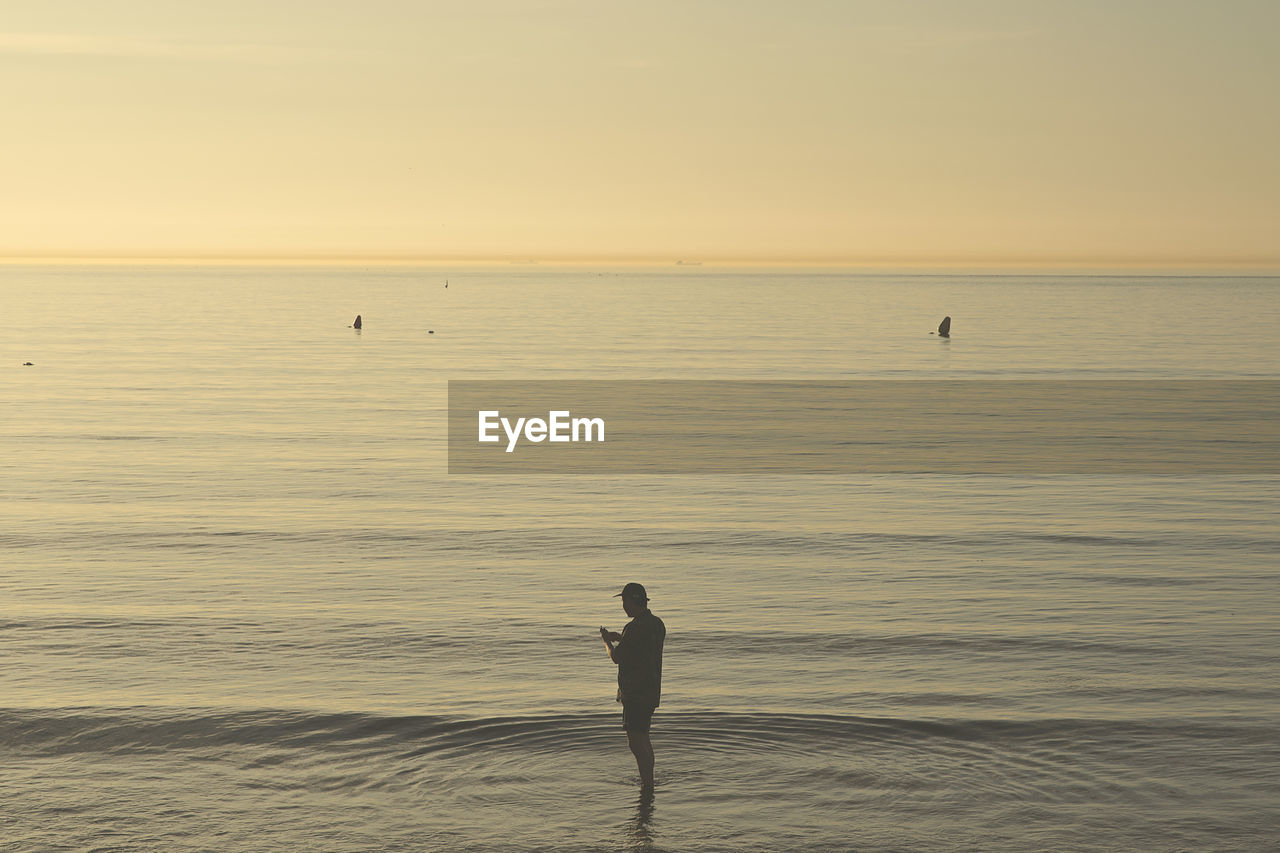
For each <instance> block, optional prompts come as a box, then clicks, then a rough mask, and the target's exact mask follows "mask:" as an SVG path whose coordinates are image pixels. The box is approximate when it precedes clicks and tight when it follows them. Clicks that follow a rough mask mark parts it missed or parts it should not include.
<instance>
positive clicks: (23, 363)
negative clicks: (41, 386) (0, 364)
mask: <svg viewBox="0 0 1280 853" xmlns="http://www.w3.org/2000/svg"><path fill="white" fill-rule="evenodd" d="M22 366H23V367H35V365H34V364H32V363H31V362H29V361H24V362H22Z"/></svg>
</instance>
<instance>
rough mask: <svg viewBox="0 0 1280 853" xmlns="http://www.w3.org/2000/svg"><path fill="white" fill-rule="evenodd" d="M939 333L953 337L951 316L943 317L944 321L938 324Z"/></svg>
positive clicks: (945, 336)
mask: <svg viewBox="0 0 1280 853" xmlns="http://www.w3.org/2000/svg"><path fill="white" fill-rule="evenodd" d="M938 334H939V335H941V336H942V337H944V338H949V337H951V318H950V317H943V318H942V322H941V323H939V324H938Z"/></svg>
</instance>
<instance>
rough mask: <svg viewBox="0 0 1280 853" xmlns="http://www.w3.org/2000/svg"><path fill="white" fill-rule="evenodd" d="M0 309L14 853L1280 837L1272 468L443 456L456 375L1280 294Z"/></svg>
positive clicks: (1151, 353) (1122, 351) (239, 297)
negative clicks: (643, 610) (705, 469)
mask: <svg viewBox="0 0 1280 853" xmlns="http://www.w3.org/2000/svg"><path fill="white" fill-rule="evenodd" d="M446 277H447V278H448V279H449V282H450V287H449V289H448V290H445V289H444V288H443V281H444V279H445V278H446ZM0 294H3V296H4V299H5V306H6V309H7V313H8V314H9V315H11V316H14V317H18V318H21V322H20V323H18V324H15V325H14V326H13V327H12V328H11V333H10V335H9V336H8V337H7V338H6V339H5V340H4V341H3V342H2V343H0V365H4V369H3V370H0V393H3V395H4V400H5V402H6V404H7V405H6V407H5V408H6V415H5V416H4V417H3V420H0V442H2V443H3V447H4V450H5V452H4V453H3V454H0V482H3V483H4V486H3V491H0V495H3V503H0V560H2V562H0V566H3V571H2V572H0V590H2V591H3V595H0V642H3V648H4V650H5V652H6V655H5V659H6V666H5V667H4V669H3V672H2V673H0V679H2V682H0V683H2V684H3V696H4V699H3V700H2V704H3V707H2V708H0V744H2V745H3V748H4V750H5V755H6V759H7V767H8V768H9V772H8V773H7V774H6V776H5V778H4V779H3V780H2V781H0V791H2V792H3V798H2V801H3V802H4V804H5V805H4V806H3V807H2V808H0V838H3V839H5V840H6V843H7V844H8V845H9V846H12V847H13V849H21V850H28V849H30V850H41V849H48V850H57V849H67V850H80V849H85V850H88V849H108V850H110V849H120V850H137V849H156V850H220V851H222V850H225V851H230V850H261V849H296V848H302V847H304V846H307V847H310V848H312V849H316V850H372V849H378V850H397V849H399V850H422V849H440V850H454V849H457V850H504V849H509V850H532V849H547V850H564V849H568V850H600V849H606V850H608V849H619V850H645V849H653V850H680V851H699V850H762V851H763V850H770V851H772V850H926V849H927V850H957V851H959V850H973V849H983V850H1032V849H1070V850H1117V849H1131V850H1177V849H1193V850H1198V851H1199V850H1224V851H1225V850H1258V851H1261V850H1269V849H1271V847H1272V845H1273V844H1274V838H1275V837H1276V834H1277V830H1280V783H1277V782H1276V781H1275V780H1274V775H1275V774H1274V772H1273V771H1274V767H1275V766H1276V764H1277V758H1280V755H1278V754H1277V752H1278V751H1280V748H1278V747H1277V746H1276V744H1277V742H1278V741H1277V734H1280V726H1278V725H1277V723H1278V722H1280V720H1278V717H1280V715H1277V713H1276V711H1275V708H1276V707H1280V704H1278V703H1277V699H1280V689H1278V688H1277V687H1276V685H1277V683H1278V680H1277V675H1280V654H1278V653H1277V652H1276V651H1275V650H1276V648H1277V642H1276V641H1277V639H1278V638H1277V631H1276V628H1275V627H1274V626H1275V625H1276V624H1277V616H1280V607H1278V606H1277V605H1278V604H1280V601H1278V599H1280V593H1278V592H1277V584H1276V582H1275V581H1276V568H1275V558H1274V555H1275V553H1277V552H1278V551H1280V534H1278V533H1277V527H1276V517H1277V507H1280V482H1277V478H1275V477H1266V476H1247V475H1237V476H1229V477H1228V476H1216V477H1207V476H1201V477H1190V476H1177V475H1171V476H1165V477H1108V476H1075V477H1072V476H1065V475H1050V474H1045V475H1028V476H1023V477H979V476H925V475H916V476H887V475H879V476H869V475H868V476H861V477H849V476H791V477H787V476H762V475H756V476H667V477H657V476H653V477H640V476H632V477H623V478H609V477H589V476H588V477H551V476H545V477H526V478H520V479H517V480H512V481H503V480H501V479H498V478H493V477H488V478H486V477H460V476H458V475H452V476H450V475H448V474H446V473H445V455H444V444H443V427H444V402H445V383H446V381H447V380H448V379H451V378H499V377H500V378H516V379H519V378H570V377H576V376H582V377H596V378H600V377H603V378H664V377H669V378H765V379H768V378H788V379H790V378H815V377H816V378H840V379H847V378H877V377H895V378H922V379H925V378H927V379H937V378H1004V377H1014V376H1019V377H1055V378H1056V377H1063V378H1130V379H1143V378H1158V379H1163V378H1210V379H1212V378H1276V377H1278V376H1280V343H1277V342H1276V341H1275V340H1274V338H1273V337H1271V336H1270V335H1269V331H1270V329H1272V328H1274V327H1275V325H1276V324H1277V322H1280V299H1277V295H1280V281H1277V280H1275V279H1259V278H1242V279H1217V278H1184V279H1174V278H1129V279H1122V278H1115V277H1111V278H1082V277H1000V278H991V279H985V278H973V277H968V276H889V275H854V274H849V273H833V272H827V273H818V272H813V271H808V272H802V271H780V270H768V271H750V270H728V271H725V270H719V271H717V270H715V269H714V268H698V269H696V270H654V269H635V270H617V269H614V270H586V269H571V270H555V269H542V268H532V269H531V268H516V267H512V268H501V269H481V268H457V269H448V270H446V269H428V268H419V269H408V268H373V269H335V268H242V267H206V268H198V267H197V268H189V267H156V268H124V267H38V268H37V267H0ZM356 313H361V314H362V315H363V317H364V322H365V327H364V329H363V330H361V332H359V333H356V332H355V331H353V330H351V329H349V328H346V326H347V325H348V324H349V323H350V322H351V320H352V318H353V317H354V316H355V314H356ZM944 313H949V314H951V315H952V316H953V318H954V320H953V330H952V331H953V337H952V339H951V340H950V341H942V340H939V339H937V338H936V337H931V336H930V335H929V331H930V330H931V329H932V328H934V327H935V326H936V323H937V320H938V319H939V318H940V316H941V315H942V314H944ZM1047 328H1051V329H1052V330H1053V334H1051V335H1047V334H1046V329H1047ZM1152 329H1158V330H1159V333H1158V334H1148V333H1146V332H1147V331H1148V330H1152ZM429 330H431V331H433V332H434V333H433V334H427V332H428V331H429ZM1135 332H1138V333H1135ZM25 361H31V362H34V364H33V366H31V367H21V364H22V362H25ZM628 580H639V581H641V582H643V583H645V584H646V586H647V587H648V588H649V591H650V595H651V596H653V607H654V610H655V612H657V613H658V614H659V615H661V616H662V617H663V619H664V620H665V621H666V623H667V626H668V630H669V635H668V643H667V658H666V664H665V667H664V675H665V681H664V699H663V708H662V709H661V710H660V711H659V712H658V715H657V717H655V730H654V735H653V737H654V743H655V748H656V750H657V754H658V783H659V784H658V788H657V791H656V794H655V797H654V798H653V800H652V801H646V800H644V799H643V798H641V796H640V792H639V791H638V789H637V787H636V785H635V768H634V764H633V763H632V762H631V759H630V756H629V755H628V753H627V752H626V748H625V743H624V741H623V737H622V733H621V731H620V728H619V720H618V715H617V712H616V706H614V704H613V702H612V697H613V689H612V684H611V682H612V678H613V669H612V665H611V664H610V663H609V662H608V660H607V659H606V658H605V657H604V653H603V650H602V648H601V646H600V643H599V640H598V637H597V634H596V630H595V629H596V626H598V625H601V624H604V625H609V626H610V627H612V628H614V629H618V628H620V627H621V624H622V622H623V621H624V619H625V617H623V615H622V614H621V612H620V610H619V609H618V606H617V602H616V599H612V598H611V597H610V596H611V595H612V593H614V592H616V591H617V589H619V588H620V587H621V584H622V583H624V582H625V581H628Z"/></svg>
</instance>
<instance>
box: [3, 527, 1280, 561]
mask: <svg viewBox="0 0 1280 853" xmlns="http://www.w3.org/2000/svg"><path fill="white" fill-rule="evenodd" d="M51 536H52V534H50V535H34V534H23V533H15V532H9V533H6V534H5V535H3V536H0V545H3V546H5V547H10V548H40V547H47V546H49V545H55V544H56V545H57V547H59V548H64V547H66V546H67V545H69V544H70V545H74V544H75V543H76V536H75V535H74V532H70V533H69V532H68V531H67V530H62V529H60V530H58V531H57V535H56V536H54V537H53V538H51ZM83 537H84V538H83V542H82V546H83V547H85V548H89V549H92V550H99V549H102V548H109V547H127V548H130V549H135V550H136V549H138V548H158V549H166V550H169V549H175V550H189V551H202V550H219V549H227V548H238V547H243V546H260V545H295V546H296V545H323V546H326V547H334V548H340V547H346V546H351V545H356V546H360V547H365V548H368V547H378V546H382V547H385V548H392V549H396V550H413V551H415V552H433V551H434V552H459V551H461V552H466V553H474V554H485V553H504V554H505V553H511V552H512V551H527V550H530V549H536V551H537V552H538V553H542V554H546V555H556V556H566V555H571V554H577V553H598V552H600V551H629V550H641V551H645V552H646V553H649V552H662V551H669V550H678V551H693V552H701V551H706V552H709V553H712V554H714V555H716V556H717V557H719V558H723V557H726V556H749V555H752V554H760V553H763V554H770V555H776V554H788V553H803V554H806V555H807V556H810V557H812V556H815V555H827V556H835V557H839V556H845V557H847V556H857V555H863V554H883V553H885V552H890V551H898V550H903V551H909V552H912V553H918V552H922V551H923V552H935V551H941V552H945V553H947V554H948V555H949V556H954V555H955V554H956V553H960V552H966V551H977V552H981V553H983V554H990V553H995V552H1003V551H1012V552H1015V553H1018V554H1024V555H1025V554H1027V553H1028V552H1035V551H1040V550H1043V549H1044V548H1046V547H1057V548H1060V549H1086V550H1090V551H1093V550H1097V551H1100V552H1103V553H1107V552H1115V553H1117V554H1132V553H1135V552H1138V553H1146V554H1158V553H1165V552H1175V553H1177V554H1179V555H1180V556H1182V557H1185V556H1186V555H1187V554H1189V553H1201V552H1204V553H1213V554H1215V555H1218V556H1220V555H1221V553H1222V552H1223V551H1230V552H1238V553H1250V554H1251V553H1263V554H1273V553H1275V552H1277V551H1280V539H1278V538H1276V537H1274V536H1253V535H1248V534H1245V533H1243V532H1241V533H1238V534H1222V533H1221V532H1209V531H1201V532H1194V531H1192V532H1177V531H1170V532H1167V533H1162V534H1161V535H1160V536H1146V537H1144V536H1122V535H1097V534H1070V533H1045V532H1039V531H1032V530H1025V531H1019V530H1013V531H1009V530H1002V531H990V532H981V533H975V532H972V531H969V532H966V533H963V534H961V533H956V534H942V533H902V532H894V533H886V532H876V531H863V532H849V531H817V532H811V533H804V534H797V533H791V532H782V531H769V530H755V531H751V530H703V531H690V530H686V529H680V530H654V529H646V530H635V529H632V528H606V529H593V531H592V535H591V536H586V537H584V536H583V530H582V529H581V528H579V527H561V528H555V527H538V528H506V529H502V530H455V529H428V530H421V529H417V530H410V529H384V530H367V529H366V530H358V531H351V530H333V529H312V530H289V531H285V530H276V529H270V528H262V529H227V530H190V529H186V530H174V529H172V528H153V527H147V526H142V527H138V528H134V529H117V530H98V529H94V530H91V531H86V532H85V534H84V535H83Z"/></svg>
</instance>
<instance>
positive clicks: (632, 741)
mask: <svg viewBox="0 0 1280 853" xmlns="http://www.w3.org/2000/svg"><path fill="white" fill-rule="evenodd" d="M627 746H629V747H631V754H632V755H634V756H635V757H636V769H638V770H639V771H640V784H641V785H644V786H645V787H647V788H648V787H653V743H652V742H651V741H650V740H649V733H648V732H633V731H628V732H627Z"/></svg>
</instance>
